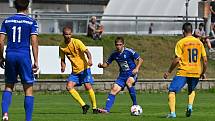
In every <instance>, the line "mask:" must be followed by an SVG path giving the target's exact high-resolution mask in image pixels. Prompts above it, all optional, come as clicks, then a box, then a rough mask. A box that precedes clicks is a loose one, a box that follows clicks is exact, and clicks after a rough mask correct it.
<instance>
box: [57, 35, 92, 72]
mask: <svg viewBox="0 0 215 121" xmlns="http://www.w3.org/2000/svg"><path fill="white" fill-rule="evenodd" d="M86 50H87V47H86V46H85V45H84V44H83V43H82V42H81V40H79V39H75V38H71V41H70V42H69V43H68V44H66V43H65V42H64V41H62V42H61V43H60V46H59V56H60V58H61V59H65V55H66V56H67V58H68V59H69V60H70V62H71V65H72V72H73V73H75V74H78V73H80V72H82V71H83V70H85V69H87V68H89V66H88V64H87V58H86V56H85V54H84V52H85V51H86Z"/></svg>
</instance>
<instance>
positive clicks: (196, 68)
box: [164, 23, 207, 118]
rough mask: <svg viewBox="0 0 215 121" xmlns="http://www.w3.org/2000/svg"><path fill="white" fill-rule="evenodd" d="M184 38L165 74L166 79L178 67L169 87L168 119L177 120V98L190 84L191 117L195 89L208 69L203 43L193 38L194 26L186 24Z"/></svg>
mask: <svg viewBox="0 0 215 121" xmlns="http://www.w3.org/2000/svg"><path fill="white" fill-rule="evenodd" d="M182 31H183V35H184V38H182V39H181V40H179V41H178V42H177V44H176V47H175V58H174V59H173V61H172V64H171V66H170V68H169V69H168V71H167V72H165V73H164V78H165V79H166V78H167V77H168V76H169V74H170V73H171V72H172V71H173V69H174V68H175V67H176V66H177V65H178V69H177V72H176V76H175V77H174V78H173V80H172V82H171V84H170V86H169V96H168V97H169V109H170V113H169V114H168V116H167V118H175V117H176V113H175V100H176V99H175V98H176V96H175V95H176V93H178V92H179V91H180V90H181V88H183V86H184V85H185V84H186V83H187V84H188V105H187V112H186V116H187V117H190V116H191V113H192V108H193V102H194V98H195V91H194V89H195V87H196V85H197V84H198V82H199V78H205V72H206V68H207V57H206V52H205V48H204V46H203V44H202V42H201V41H200V40H199V39H197V38H195V37H193V36H192V25H191V24H190V23H185V24H184V25H183V27H182ZM201 59H202V60H203V61H202V62H203V69H201V66H202V65H201Z"/></svg>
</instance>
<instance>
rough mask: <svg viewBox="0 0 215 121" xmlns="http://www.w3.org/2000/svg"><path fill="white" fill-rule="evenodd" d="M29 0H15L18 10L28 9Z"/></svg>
mask: <svg viewBox="0 0 215 121" xmlns="http://www.w3.org/2000/svg"><path fill="white" fill-rule="evenodd" d="M28 5H29V0H15V1H14V6H15V8H16V9H17V11H18V12H20V11H26V10H28Z"/></svg>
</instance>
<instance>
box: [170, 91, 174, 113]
mask: <svg viewBox="0 0 215 121" xmlns="http://www.w3.org/2000/svg"><path fill="white" fill-rule="evenodd" d="M169 109H170V112H175V92H169Z"/></svg>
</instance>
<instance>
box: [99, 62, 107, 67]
mask: <svg viewBox="0 0 215 121" xmlns="http://www.w3.org/2000/svg"><path fill="white" fill-rule="evenodd" d="M108 66H109V64H108V63H107V62H105V63H103V64H102V63H99V64H98V67H99V68H107V67H108Z"/></svg>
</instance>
